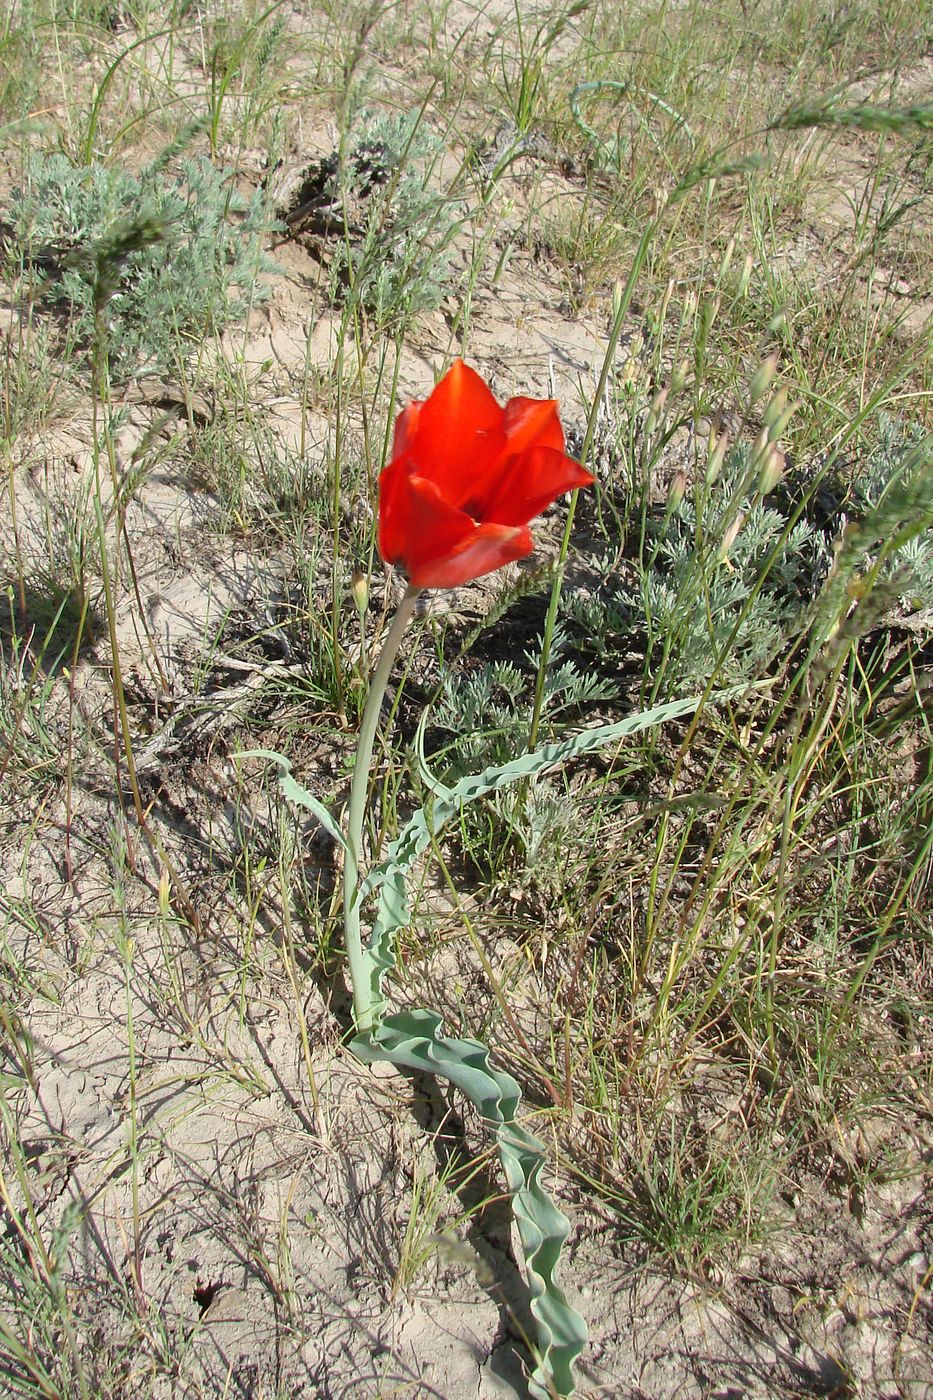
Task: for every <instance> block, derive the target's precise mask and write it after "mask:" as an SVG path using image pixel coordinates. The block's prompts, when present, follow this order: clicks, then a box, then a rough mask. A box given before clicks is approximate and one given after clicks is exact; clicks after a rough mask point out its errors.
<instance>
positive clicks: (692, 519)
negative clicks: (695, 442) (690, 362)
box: [562, 417, 933, 686]
mask: <svg viewBox="0 0 933 1400" xmlns="http://www.w3.org/2000/svg"><path fill="white" fill-rule="evenodd" d="M930 456H931V448H930V440H929V438H926V437H924V435H923V434H922V433H921V432H920V430H919V429H916V428H913V427H911V426H909V425H908V426H904V425H902V424H899V423H898V422H897V421H896V420H894V419H892V418H886V417H882V418H881V419H880V420H879V430H878V441H877V444H876V445H875V446H874V448H873V449H872V450H871V451H870V452H869V453H868V454H867V455H866V457H865V458H864V459H863V462H862V464H861V466H860V467H859V466H855V467H854V469H851V470H849V469H847V472H846V477H845V479H843V476H842V474H841V473H839V472H837V473H836V475H835V477H833V478H832V479H831V480H830V481H828V482H827V483H826V484H825V486H824V490H823V493H822V496H823V503H822V506H820V501H819V500H817V499H810V498H807V499H806V500H802V499H801V498H800V497H799V496H798V493H797V488H796V481H795V480H794V479H791V480H789V481H780V482H779V481H778V480H777V479H771V480H769V479H768V477H767V474H766V473H765V472H764V470H763V464H762V462H761V461H760V460H758V461H757V462H756V460H755V449H754V448H753V447H751V446H749V445H748V444H740V445H738V446H737V447H736V448H734V449H733V450H732V451H731V452H730V453H728V454H727V455H726V457H725V459H724V461H723V462H722V466H721V469H716V467H715V464H714V468H713V470H712V471H710V469H709V465H708V464H707V469H706V472H705V473H704V471H703V470H702V469H701V470H699V471H698V474H697V477H696V480H695V481H694V483H693V487H692V489H687V490H685V491H684V494H683V495H682V497H681V499H679V500H677V501H675V502H674V503H673V504H672V503H670V502H669V503H668V508H667V509H666V510H664V512H663V513H658V514H655V515H653V516H648V517H647V518H646V520H645V526H644V535H643V540H642V543H641V547H640V550H639V557H638V558H637V560H636V561H635V580H634V582H631V581H628V580H626V579H624V578H623V580H622V581H621V582H615V581H614V576H615V572H616V571H614V569H613V567H612V563H613V561H610V560H608V559H606V560H603V561H600V560H597V561H596V564H597V568H598V569H600V571H604V572H605V577H606V580H607V586H606V587H604V588H598V589H596V590H594V591H590V592H583V591H578V592H576V593H570V592H568V593H567V594H566V595H565V597H564V599H563V602H562V607H563V610H564V613H565V615H566V616H567V617H568V618H569V619H570V620H571V621H572V622H573V623H575V624H576V625H577V627H578V628H579V644H580V646H581V647H582V648H583V649H584V650H589V651H591V652H592V653H594V654H595V655H596V656H598V657H600V658H603V659H607V658H610V657H611V656H612V655H613V654H614V653H615V652H617V651H618V649H619V648H620V647H621V646H622V644H623V641H630V640H631V639H632V638H633V637H635V638H637V639H639V640H640V642H641V644H642V645H643V646H644V648H645V653H646V661H647V662H648V663H650V664H651V665H652V666H653V667H655V668H656V669H657V671H658V673H659V674H660V675H661V676H662V686H663V675H665V674H669V675H671V676H676V677H677V678H678V681H679V680H681V679H684V680H686V681H688V682H691V683H696V682H698V681H702V680H705V679H706V678H707V677H708V676H709V674H710V671H711V669H714V668H715V669H716V674H717V676H719V677H721V678H722V679H723V680H725V681H727V682H737V681H741V680H747V679H750V678H753V677H755V676H757V675H761V674H762V673H763V672H765V671H766V670H767V669H768V667H769V666H770V665H771V664H772V663H773V662H774V661H775V660H776V659H779V658H782V657H784V656H786V654H787V650H788V648H789V647H790V646H791V645H792V644H793V639H794V638H796V637H798V636H799V635H800V632H801V627H802V626H806V625H808V624H809V623H810V622H812V620H813V619H814V617H815V615H816V612H817V610H818V608H825V607H826V606H828V605H827V604H826V602H825V600H824V601H823V602H820V603H819V604H817V603H816V602H815V601H814V600H815V599H816V598H817V596H818V595H821V590H822V589H823V587H824V584H827V580H830V579H831V578H833V577H836V578H837V579H839V580H843V578H844V582H839V583H838V584H834V585H833V587H834V588H835V589H836V591H838V589H840V588H841V589H843V590H844V589H845V588H847V587H849V586H850V584H851V571H846V570H842V569H838V568H835V567H834V561H835V560H837V557H838V555H839V551H840V548H841V547H842V541H844V540H847V541H848V544H847V546H846V547H845V554H846V557H848V555H849V554H850V553H851V552H852V550H853V549H854V548H855V547H856V544H857V545H858V547H859V549H860V551H861V553H860V567H861V568H863V569H866V570H867V569H870V568H872V567H873V563H872V560H873V558H874V555H875V554H876V553H877V546H878V544H879V543H880V541H879V540H878V539H868V538H867V537H866V535H865V534H864V532H863V529H862V525H861V524H860V522H862V521H866V520H868V519H877V518H879V512H880V517H881V518H888V517H890V518H891V519H892V520H893V519H895V518H896V519H897V520H898V521H903V520H905V519H909V518H923V510H924V501H925V500H926V501H927V502H928V498H929V494H930V489H931V487H930V479H929V466H928V464H929V460H930ZM801 489H802V488H801ZM818 507H820V508H819V509H818ZM886 543H887V546H888V547H887V548H886V549H885V551H884V558H883V560H882V562H881V563H880V564H879V574H878V580H877V581H878V582H879V583H881V584H883V585H885V587H884V592H883V596H884V598H885V600H886V616H887V618H888V620H890V621H893V620H894V619H895V618H896V616H898V615H903V614H905V613H909V612H911V611H917V610H919V609H921V608H925V607H928V606H930V603H931V599H933V541H931V540H930V538H929V537H928V536H925V535H924V534H923V532H922V531H919V530H917V531H910V530H904V531H903V534H902V535H901V536H898V537H897V539H895V540H894V541H893V546H894V547H893V548H892V547H890V546H891V544H892V541H887V542H886ZM842 602H843V599H842V598H841V597H840V598H835V599H834V603H833V606H835V607H836V610H837V611H838V608H839V606H841V604H842ZM834 616H835V614H834ZM878 620H879V621H880V620H881V618H880V616H879V618H878Z"/></svg>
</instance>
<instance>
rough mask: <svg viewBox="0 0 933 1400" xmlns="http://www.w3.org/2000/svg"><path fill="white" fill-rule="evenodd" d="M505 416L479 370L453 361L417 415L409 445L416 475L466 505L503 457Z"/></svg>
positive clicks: (447, 497)
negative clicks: (488, 473)
mask: <svg viewBox="0 0 933 1400" xmlns="http://www.w3.org/2000/svg"><path fill="white" fill-rule="evenodd" d="M502 416H503V415H502V409H501V408H500V407H499V405H498V404H497V403H496V400H495V399H494V398H493V396H492V394H491V393H490V391H489V390H488V389H487V387H486V385H485V384H484V383H483V381H482V379H480V377H479V375H478V374H477V373H476V371H475V370H472V369H470V368H468V366H467V365H465V364H464V363H463V361H462V360H455V361H454V363H453V365H452V366H451V368H450V369H449V370H448V372H447V373H446V374H445V375H444V378H443V379H442V380H441V381H440V383H439V384H438V385H437V386H436V388H435V389H434V392H433V393H432V394H431V396H430V398H428V399H426V400H425V402H424V403H423V404H422V405H421V409H420V412H419V414H418V419H417V424H416V425H415V431H414V434H413V436H412V439H411V443H410V446H411V453H412V456H413V458H414V460H415V463H416V464H417V467H416V469H417V472H418V475H419V476H421V477H424V478H425V479H426V480H428V481H433V482H434V484H435V485H436V486H437V487H438V488H439V490H440V492H441V494H442V495H443V496H444V498H445V500H448V501H450V502H451V503H452V504H453V505H462V504H463V503H464V502H465V501H467V500H468V499H470V496H471V492H472V488H473V486H474V484H475V482H476V481H477V480H478V479H480V478H482V477H483V476H484V475H485V474H486V472H487V471H488V469H489V468H490V467H491V466H492V465H493V463H494V462H495V460H496V458H497V457H499V456H500V454H501V452H502V449H503V447H504V445H505V439H504V436H503V433H502Z"/></svg>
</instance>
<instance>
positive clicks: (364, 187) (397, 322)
mask: <svg viewBox="0 0 933 1400" xmlns="http://www.w3.org/2000/svg"><path fill="white" fill-rule="evenodd" d="M442 151H443V142H442V141H441V140H440V139H439V138H438V137H437V136H436V135H434V133H433V132H431V131H430V129H429V128H428V127H427V125H426V124H425V122H424V120H423V118H422V114H421V113H420V112H408V113H402V114H399V115H388V114H386V113H378V112H371V111H369V110H364V111H362V112H361V113H360V114H359V116H358V117H357V119H356V121H355V123H354V126H353V128H352V129H351V132H350V135H349V138H348V149H347V154H346V156H345V157H344V159H343V160H342V161H341V162H340V163H339V164H338V168H337V171H336V173H335V175H334V176H333V187H334V194H335V196H336V197H337V198H339V200H340V201H341V202H342V203H343V205H344V207H345V208H346V210H347V221H346V237H345V238H344V239H343V240H342V241H341V242H340V244H339V245H338V247H337V248H336V250H335V252H334V256H333V259H332V261H331V264H330V293H331V296H332V298H333V300H334V301H335V302H337V303H340V302H343V301H344V300H345V299H346V298H347V296H348V295H353V296H355V297H356V298H358V300H359V302H360V304H361V305H362V306H363V307H364V308H365V309H366V311H367V313H368V314H369V316H370V317H371V318H372V321H373V323H374V327H375V328H376V329H377V330H379V331H382V332H383V333H386V332H388V333H390V334H391V333H394V332H397V331H399V330H400V329H402V328H403V327H404V326H405V325H406V324H408V322H409V321H410V320H412V319H413V318H414V317H416V316H418V315H419V314H421V313H423V312H428V311H434V310H436V309H437V307H438V306H440V305H441V303H442V302H443V301H444V298H445V297H446V296H447V295H448V294H449V293H450V292H451V291H452V290H453V287H454V282H455V278H454V272H453V265H452V259H451V253H450V243H451V239H452V237H453V235H454V232H455V231H456V228H457V226H458V224H459V222H460V220H461V217H462V208H461V207H460V206H459V205H458V203H457V202H455V201H453V200H452V199H451V198H450V197H449V196H448V195H446V194H445V193H443V192H442V191H439V190H437V189H435V188H433V187H432V186H431V184H430V177H431V174H432V171H433V169H434V167H435V166H436V164H437V162H438V160H439V158H440V156H441V153H442Z"/></svg>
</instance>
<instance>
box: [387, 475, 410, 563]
mask: <svg viewBox="0 0 933 1400" xmlns="http://www.w3.org/2000/svg"><path fill="white" fill-rule="evenodd" d="M411 473H412V464H411V460H410V459H409V458H407V457H397V458H393V459H392V461H391V462H390V463H389V465H388V466H387V467H386V468H385V470H384V471H383V473H382V475H381V476H380V477H379V553H380V554H381V555H382V557H383V559H384V560H385V561H386V563H387V564H397V563H399V562H400V561H401V560H402V559H403V558H404V555H405V547H406V543H407V541H408V539H409V534H410V531H409V524H408V521H409V515H410V509H411V508H410V496H411V491H410V488H409V484H408V483H409V478H410V477H411Z"/></svg>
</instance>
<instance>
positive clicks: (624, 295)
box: [527, 219, 658, 753]
mask: <svg viewBox="0 0 933 1400" xmlns="http://www.w3.org/2000/svg"><path fill="white" fill-rule="evenodd" d="M657 227H658V220H657V219H653V220H652V221H651V223H649V224H648V225H647V227H646V228H645V231H644V233H643V234H642V236H641V241H640V243H639V245H638V248H637V250H636V253H635V257H634V259H633V260H632V266H631V268H630V270H629V275H628V281H627V282H626V283H625V286H624V287H623V289H622V291H621V293H620V294H619V296H618V298H617V300H616V304H615V315H614V316H613V319H612V329H611V330H610V332H609V340H608V342H607V344H606V353H605V355H604V356H603V364H602V369H601V371H600V375H599V382H598V383H597V385H596V393H595V394H594V395H593V402H592V404H591V406H590V412H589V417H588V418H587V422H586V432H585V434H584V436H583V446H582V447H581V449H580V463H581V465H582V466H584V467H585V466H586V461H587V458H588V457H589V455H590V448H591V447H592V445H593V434H594V433H595V432H596V422H597V419H598V417H599V405H600V404H601V403H602V401H603V395H604V394H605V392H606V384H607V383H608V380H609V374H610V371H611V370H612V366H613V363H614V362H615V354H616V347H617V345H618V344H619V337H620V336H621V334H622V327H623V326H624V324H625V318H626V316H627V315H628V309H629V306H630V304H631V301H632V297H633V295H634V292H635V287H636V286H637V284H638V279H639V277H640V276H641V270H642V267H643V266H644V262H645V258H646V257H647V256H648V249H649V248H650V246H651V240H652V238H653V237H654V235H655V232H656V230H657ZM579 494H580V492H579V490H577V491H574V492H572V493H571V496H570V503H569V505H568V508H567V522H566V524H565V525H564V534H563V538H562V539H561V542H560V553H559V555H558V556H557V568H556V570H555V573H554V582H553V583H552V585H551V597H550V600H549V602H548V609H547V617H546V618H545V620H544V635H543V636H542V638H541V659H540V660H539V662H538V674H537V677H536V678H535V698H534V705H533V707H532V712H531V726H530V728H529V730H528V745H527V747H528V752H529V753H533V752H534V750H535V749H536V748H537V746H538V730H539V729H540V727H541V713H542V711H543V709H544V695H545V689H546V683H547V668H548V661H549V660H550V656H551V648H552V646H553V645H554V629H555V628H556V626H557V610H558V608H559V606H560V595H561V592H562V590H563V586H564V569H565V568H566V565H567V555H568V553H569V552H570V536H571V532H572V531H573V517H574V515H575V514H576V509H577V497H578V495H579Z"/></svg>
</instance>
